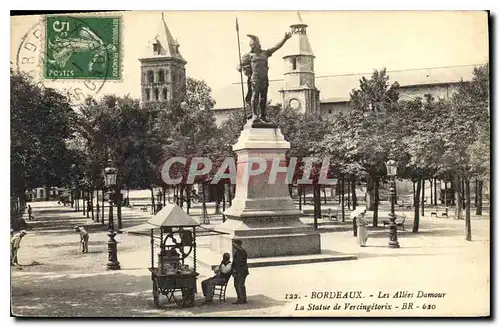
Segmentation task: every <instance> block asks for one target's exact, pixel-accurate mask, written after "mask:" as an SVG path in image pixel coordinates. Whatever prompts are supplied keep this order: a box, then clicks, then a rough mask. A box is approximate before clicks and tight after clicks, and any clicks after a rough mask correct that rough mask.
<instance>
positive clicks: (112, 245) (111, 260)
mask: <svg viewBox="0 0 500 327" xmlns="http://www.w3.org/2000/svg"><path fill="white" fill-rule="evenodd" d="M116 175H117V169H116V168H114V167H112V166H111V160H108V167H106V168H104V184H105V185H106V187H107V188H108V190H109V191H108V194H109V224H108V230H109V233H108V236H109V240H108V263H107V264H106V266H107V269H108V270H118V269H120V263H119V262H118V255H117V242H116V240H115V236H116V233H115V226H114V222H113V201H114V198H115V192H114V188H115V185H116Z"/></svg>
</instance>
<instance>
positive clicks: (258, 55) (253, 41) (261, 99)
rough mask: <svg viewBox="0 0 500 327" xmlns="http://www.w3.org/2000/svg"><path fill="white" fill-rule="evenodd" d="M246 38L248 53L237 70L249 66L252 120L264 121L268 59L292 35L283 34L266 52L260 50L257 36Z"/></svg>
mask: <svg viewBox="0 0 500 327" xmlns="http://www.w3.org/2000/svg"><path fill="white" fill-rule="evenodd" d="M247 36H248V37H249V38H250V52H249V53H248V54H246V55H244V56H243V58H242V59H241V65H239V66H238V67H237V69H238V71H241V70H242V69H244V68H245V67H246V66H250V68H251V74H252V75H251V77H250V81H251V87H252V100H251V107H252V118H254V119H260V120H263V121H266V106H267V89H268V87H269V78H268V75H267V73H268V71H269V66H268V58H269V57H271V56H272V55H273V53H274V52H276V51H277V50H278V49H280V48H281V47H282V46H283V45H284V44H285V42H286V41H287V40H288V39H289V38H291V37H292V33H291V32H287V33H285V36H284V37H283V39H282V40H281V41H280V42H279V43H278V44H276V45H275V46H274V47H272V48H269V49H266V50H263V49H262V48H261V45H260V41H259V38H258V37H257V36H255V35H247ZM259 108H260V110H259Z"/></svg>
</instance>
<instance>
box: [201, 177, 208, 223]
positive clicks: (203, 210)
mask: <svg viewBox="0 0 500 327" xmlns="http://www.w3.org/2000/svg"><path fill="white" fill-rule="evenodd" d="M201 193H202V194H201V196H202V204H201V210H202V213H201V214H202V216H203V223H204V224H207V223H208V219H207V201H206V198H205V182H201Z"/></svg>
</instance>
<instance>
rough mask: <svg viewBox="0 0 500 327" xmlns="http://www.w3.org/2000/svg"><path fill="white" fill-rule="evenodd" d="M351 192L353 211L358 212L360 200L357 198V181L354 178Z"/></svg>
mask: <svg viewBox="0 0 500 327" xmlns="http://www.w3.org/2000/svg"><path fill="white" fill-rule="evenodd" d="M351 192H352V210H356V206H357V205H358V199H357V198H356V179H355V178H353V180H352V181H351Z"/></svg>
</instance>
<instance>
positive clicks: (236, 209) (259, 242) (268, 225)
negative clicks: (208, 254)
mask: <svg viewBox="0 0 500 327" xmlns="http://www.w3.org/2000/svg"><path fill="white" fill-rule="evenodd" d="M254 126H255V125H254ZM289 148H290V143H289V142H287V141H286V140H285V139H284V137H283V134H281V131H280V130H279V128H269V127H268V128H255V127H252V121H249V122H248V123H247V124H246V125H245V127H244V129H243V131H242V132H241V135H240V137H239V139H238V142H237V143H236V144H235V145H234V146H233V150H234V151H235V152H236V154H237V177H236V193H235V197H234V199H233V201H232V206H231V207H230V208H229V209H227V210H226V211H225V212H224V214H225V215H226V217H227V218H228V219H227V221H226V222H225V223H222V224H220V225H218V226H216V228H215V230H216V231H220V232H224V233H227V234H226V235H219V236H214V237H213V238H212V241H211V249H212V251H215V252H218V253H224V252H229V253H232V240H233V239H240V240H242V242H243V247H244V248H245V250H246V251H247V254H248V257H249V258H260V257H275V256H290V255H304V254H319V253H320V252H321V246H320V235H319V233H318V232H317V231H315V230H314V228H313V227H312V226H307V225H305V224H303V223H302V222H301V221H300V220H299V218H300V216H302V215H303V214H302V212H301V211H300V210H297V209H296V208H295V206H294V204H293V200H292V199H291V197H290V195H289V193H288V184H287V183H286V175H287V173H286V172H279V173H278V174H277V175H276V176H277V177H276V181H275V182H274V183H270V182H269V173H270V172H271V169H272V165H273V160H279V162H280V166H281V167H285V166H286V158H285V152H286V151H287V150H288V149H289ZM255 158H261V159H260V160H262V159H264V160H265V161H266V167H265V172H264V173H262V174H259V175H256V176H248V174H247V173H246V172H248V171H249V169H250V168H251V167H252V169H256V168H258V166H259V164H258V163H256V162H255V160H253V161H252V159H255ZM291 173H292V174H293V172H291Z"/></svg>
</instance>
